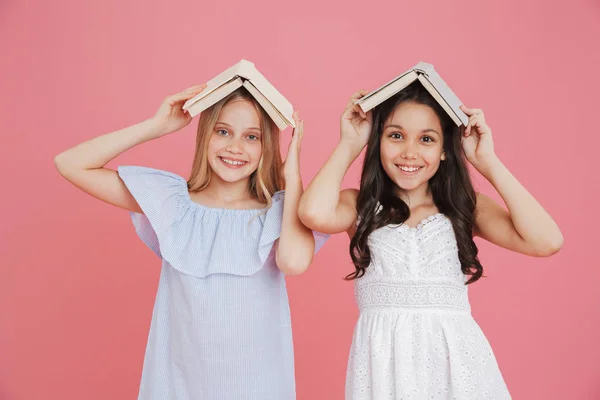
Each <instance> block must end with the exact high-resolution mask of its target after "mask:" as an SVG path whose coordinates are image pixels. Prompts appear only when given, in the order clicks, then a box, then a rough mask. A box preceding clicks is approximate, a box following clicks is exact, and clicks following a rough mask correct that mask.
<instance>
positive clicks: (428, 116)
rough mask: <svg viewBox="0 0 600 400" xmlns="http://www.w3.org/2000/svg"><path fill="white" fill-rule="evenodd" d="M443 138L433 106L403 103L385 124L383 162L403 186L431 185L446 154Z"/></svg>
mask: <svg viewBox="0 0 600 400" xmlns="http://www.w3.org/2000/svg"><path fill="white" fill-rule="evenodd" d="M443 139H444V136H443V132H442V126H441V123H440V120H439V118H438V116H437V115H436V113H435V111H434V110H433V109H432V108H431V107H429V106H426V105H423V104H419V103H415V102H412V101H405V102H402V103H400V104H399V105H398V106H397V107H396V108H395V110H394V111H393V112H392V113H391V114H390V116H389V117H388V118H387V120H386V121H385V123H384V124H383V132H382V134H381V139H380V160H381V165H382V166H383V169H384V171H385V173H386V174H387V175H388V176H389V177H390V179H391V180H392V181H393V182H394V183H395V184H396V185H397V186H398V187H399V188H400V189H402V190H404V191H413V190H416V189H423V188H427V186H428V183H429V179H431V178H432V177H433V176H434V175H435V173H436V172H437V170H438V168H439V166H440V162H441V161H442V160H443V159H444V157H445V155H444V153H443V150H444V147H443V144H444V143H443Z"/></svg>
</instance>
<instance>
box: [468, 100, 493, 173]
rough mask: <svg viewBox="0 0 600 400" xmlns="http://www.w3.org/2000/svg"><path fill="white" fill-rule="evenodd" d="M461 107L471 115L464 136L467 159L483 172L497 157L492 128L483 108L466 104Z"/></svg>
mask: <svg viewBox="0 0 600 400" xmlns="http://www.w3.org/2000/svg"><path fill="white" fill-rule="evenodd" d="M460 109H461V110H462V111H463V112H464V113H465V114H467V116H468V117H469V123H468V124H467V127H466V128H465V130H464V136H463V138H462V146H463V150H464V152H465V156H466V157H467V160H469V162H470V163H471V164H473V166H474V167H475V168H476V169H477V170H478V171H480V172H481V169H482V168H485V167H486V166H487V165H489V164H490V162H492V161H493V160H494V159H495V158H496V153H495V152H494V141H493V139H492V130H491V129H490V127H489V126H488V125H487V123H486V122H485V116H484V115H483V111H482V110H480V109H477V108H473V109H471V108H467V107H465V106H460Z"/></svg>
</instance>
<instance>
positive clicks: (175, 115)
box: [150, 83, 206, 137]
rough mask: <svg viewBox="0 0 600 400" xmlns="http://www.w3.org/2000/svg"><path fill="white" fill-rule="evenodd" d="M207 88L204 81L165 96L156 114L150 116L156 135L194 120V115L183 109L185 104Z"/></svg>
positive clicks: (165, 133)
mask: <svg viewBox="0 0 600 400" xmlns="http://www.w3.org/2000/svg"><path fill="white" fill-rule="evenodd" d="M205 88H206V83H203V84H202V85H197V86H192V87H190V88H187V89H186V90H184V91H183V92H180V93H176V94H173V95H171V96H168V97H167V98H165V99H164V100H163V102H162V104H161V105H160V107H159V108H158V111H156V114H155V115H154V116H153V117H152V118H150V120H151V121H152V125H153V127H154V128H155V132H156V137H161V136H164V135H167V134H169V133H172V132H175V131H178V130H180V129H182V128H184V127H185V126H187V125H188V124H189V123H190V122H191V121H192V116H191V115H190V114H189V113H187V112H185V111H183V108H182V107H183V104H184V103H185V102H186V101H188V100H189V99H191V98H192V97H194V96H196V95H197V94H198V93H200V92H202V91H203V90H204V89H205Z"/></svg>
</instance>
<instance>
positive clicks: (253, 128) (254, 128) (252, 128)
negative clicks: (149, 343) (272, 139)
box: [215, 121, 261, 132]
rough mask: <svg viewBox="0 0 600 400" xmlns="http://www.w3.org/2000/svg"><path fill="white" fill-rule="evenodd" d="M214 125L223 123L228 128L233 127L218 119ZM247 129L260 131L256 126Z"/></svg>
mask: <svg viewBox="0 0 600 400" xmlns="http://www.w3.org/2000/svg"><path fill="white" fill-rule="evenodd" d="M216 125H225V126H227V127H229V128H233V126H231V125H229V124H228V123H226V122H221V121H218V122H217V123H216V124H215V126H216ZM247 130H249V131H258V132H261V130H260V128H256V127H251V128H248V129H247Z"/></svg>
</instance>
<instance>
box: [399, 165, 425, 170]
mask: <svg viewBox="0 0 600 400" xmlns="http://www.w3.org/2000/svg"><path fill="white" fill-rule="evenodd" d="M398 168H399V169H400V170H401V171H404V172H417V171H418V170H420V169H421V168H423V167H409V166H406V165H398Z"/></svg>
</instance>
